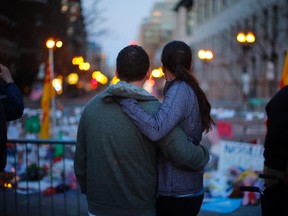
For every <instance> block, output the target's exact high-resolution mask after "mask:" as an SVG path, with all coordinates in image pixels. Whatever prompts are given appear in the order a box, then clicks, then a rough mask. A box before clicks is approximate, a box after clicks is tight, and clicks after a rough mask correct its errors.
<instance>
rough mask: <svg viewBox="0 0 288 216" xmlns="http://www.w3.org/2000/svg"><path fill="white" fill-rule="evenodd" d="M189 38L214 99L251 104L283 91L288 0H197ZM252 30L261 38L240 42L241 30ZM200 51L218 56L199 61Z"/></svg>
mask: <svg viewBox="0 0 288 216" xmlns="http://www.w3.org/2000/svg"><path fill="white" fill-rule="evenodd" d="M192 13H193V19H194V20H193V25H192V26H191V31H192V34H191V37H190V38H189V39H188V42H189V44H190V45H191V48H192V50H193V51H194V70H195V72H196V74H197V78H198V79H199V81H200V83H201V85H202V86H203V88H204V89H205V91H206V93H207V95H208V97H209V98H210V100H212V101H225V100H229V101H238V102H240V103H243V102H244V103H248V104H249V102H252V101H253V99H255V98H269V97H271V96H272V95H273V94H275V92H276V91H277V90H278V89H279V82H280V79H281V74H282V68H283V65H284V58H285V53H286V50H287V48H288V44H287V42H285V41H288V25H287V23H288V2H287V1H286V0H261V1H260V0H252V1H251V0H229V1H224V0H221V1H218V0H195V1H193V8H192ZM239 32H243V33H245V34H247V33H248V32H251V33H253V34H254V35H255V38H256V40H255V41H254V42H253V43H251V44H247V43H245V44H243V43H239V42H238V41H237V39H236V37H237V34H238V33H239ZM200 49H204V50H211V51H212V52H213V54H214V58H213V59H212V60H210V61H207V60H200V59H199V58H198V57H197V52H198V51H199V50H200Z"/></svg>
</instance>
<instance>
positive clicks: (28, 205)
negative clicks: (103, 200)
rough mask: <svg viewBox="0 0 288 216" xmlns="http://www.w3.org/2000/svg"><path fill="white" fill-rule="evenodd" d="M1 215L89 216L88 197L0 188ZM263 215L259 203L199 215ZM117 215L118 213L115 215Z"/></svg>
mask: <svg viewBox="0 0 288 216" xmlns="http://www.w3.org/2000/svg"><path fill="white" fill-rule="evenodd" d="M0 215H1V216H18V215H19V216H20V215H21V216H52V215H53V216H54V215H55V216H66V215H67V216H82V215H83V216H87V203H86V198H85V196H84V195H83V194H81V193H80V192H79V191H78V190H70V191H68V192H66V193H60V194H55V195H53V196H43V195H41V194H40V193H32V194H19V193H16V192H15V191H14V190H3V189H0ZM225 215H229V216H261V209H260V206H259V205H255V206H251V205H249V206H241V207H240V208H238V209H236V210H235V211H233V212H231V213H217V212H214V211H202V210H201V211H200V213H199V214H198V216H225ZM115 216H117V215H115Z"/></svg>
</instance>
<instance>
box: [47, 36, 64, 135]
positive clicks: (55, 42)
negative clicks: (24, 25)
mask: <svg viewBox="0 0 288 216" xmlns="http://www.w3.org/2000/svg"><path fill="white" fill-rule="evenodd" d="M62 45H63V43H62V41H59V40H54V39H53V38H49V39H48V40H47V41H46V47H47V48H48V51H49V68H50V81H51V85H52V86H53V79H54V54H53V49H54V47H57V48H60V47H62ZM51 117H52V128H53V130H55V125H56V103H55V96H54V97H52V98H51ZM55 135H56V134H55V132H54V131H53V133H52V136H55Z"/></svg>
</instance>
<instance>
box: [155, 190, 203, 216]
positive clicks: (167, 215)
mask: <svg viewBox="0 0 288 216" xmlns="http://www.w3.org/2000/svg"><path fill="white" fill-rule="evenodd" d="M203 198H204V194H203V195H200V196H196V197H167V196H158V198H157V207H156V210H157V216H186V215H187V216H194V215H197V214H198V213H199V211H200V208H201V205H202V201H203Z"/></svg>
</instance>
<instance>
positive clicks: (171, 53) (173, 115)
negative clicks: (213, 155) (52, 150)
mask: <svg viewBox="0 0 288 216" xmlns="http://www.w3.org/2000/svg"><path fill="white" fill-rule="evenodd" d="M161 61H162V68H163V72H164V74H165V79H166V84H165V87H164V96H165V97H164V100H163V103H160V102H159V101H158V100H157V99H156V98H155V97H154V96H152V95H150V94H149V93H148V92H147V91H145V90H144V89H143V88H142V87H143V85H144V83H145V81H146V80H147V79H148V78H149V77H150V69H149V68H150V62H149V57H148V55H147V53H146V52H145V50H144V49H143V48H142V47H141V46H137V45H129V46H127V47H125V48H124V49H122V50H121V51H120V52H119V54H118V56H117V60H116V74H117V77H118V78H119V79H120V82H118V83H117V84H116V85H112V86H110V87H109V88H107V89H106V90H105V91H103V92H102V93H100V94H98V95H96V96H95V97H94V98H92V99H91V100H90V101H89V102H88V103H87V105H86V106H85V108H84V110H83V113H82V115H81V119H80V122H79V127H78V132H77V145H76V152H75V158H74V170H75V174H76V177H77V180H78V182H79V186H80V189H81V191H82V193H84V194H85V195H86V197H87V202H88V211H89V213H88V214H89V215H91V216H92V215H96V216H110V215H111V216H112V215H113V216H118V215H119V216H122V215H123V216H124V215H135V216H154V215H160V216H162V215H165V216H169V215H177V216H181V215H182V216H184V215H197V214H198V213H199V211H200V207H201V204H202V201H203V197H204V187H203V168H204V166H205V165H206V164H207V162H208V161H209V152H208V150H207V149H206V148H205V147H204V146H202V145H200V141H201V139H202V134H203V132H205V131H206V132H207V131H209V130H210V129H211V127H212V125H213V124H214V121H213V119H212V118H211V116H210V109H211V106H210V104H209V102H208V100H207V98H206V96H205V94H204V92H203V91H202V89H201V88H200V87H199V84H198V81H197V80H196V78H195V77H194V75H193V73H192V71H191V62H192V53H191V49H190V47H189V46H188V45H187V44H186V43H184V42H182V41H172V42H170V43H168V44H166V45H165V47H164V49H163V51H162V56H161Z"/></svg>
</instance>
